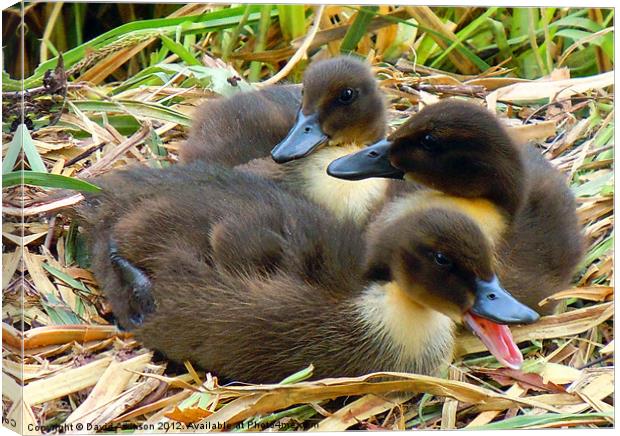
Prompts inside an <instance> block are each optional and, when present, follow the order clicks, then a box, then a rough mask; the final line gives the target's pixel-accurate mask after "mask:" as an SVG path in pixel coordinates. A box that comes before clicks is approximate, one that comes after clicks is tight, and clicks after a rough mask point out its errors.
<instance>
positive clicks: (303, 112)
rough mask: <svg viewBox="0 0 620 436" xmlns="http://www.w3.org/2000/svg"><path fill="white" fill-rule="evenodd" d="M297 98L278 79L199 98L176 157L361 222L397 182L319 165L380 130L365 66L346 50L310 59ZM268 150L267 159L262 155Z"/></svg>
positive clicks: (378, 103)
mask: <svg viewBox="0 0 620 436" xmlns="http://www.w3.org/2000/svg"><path fill="white" fill-rule="evenodd" d="M301 100H302V96H301V88H300V87H298V86H295V85H285V86H271V87H268V88H265V89H263V90H260V91H254V92H246V93H240V94H236V95H235V96H233V97H231V98H228V99H216V100H210V101H208V102H206V103H204V104H203V105H202V106H200V108H199V109H198V110H197V118H196V120H195V122H194V125H193V127H192V129H191V131H190V134H189V137H188V139H187V142H186V143H185V144H184V145H183V146H182V147H181V149H180V151H179V156H180V161H181V163H189V162H193V161H197V160H202V161H205V162H209V163H220V164H223V165H226V166H229V167H237V168H238V169H243V170H245V171H249V172H254V173H256V174H260V175H262V176H264V177H268V178H271V179H273V180H277V181H278V182H279V183H281V184H282V185H283V186H285V187H286V188H287V189H291V190H294V191H295V192H297V193H301V194H304V195H306V196H307V197H308V198H309V199H311V200H313V201H315V202H317V203H319V204H322V205H325V206H327V208H328V209H329V210H331V211H332V212H333V213H335V214H336V215H337V216H338V217H345V216H353V217H354V218H355V219H356V220H358V221H360V222H364V221H367V220H368V216H369V215H370V213H372V212H373V211H375V210H376V209H377V208H378V206H379V205H380V203H381V201H382V198H383V197H384V191H385V189H386V187H389V186H392V185H396V184H399V183H395V182H390V181H386V180H368V181H366V182H363V183H350V182H348V181H341V180H337V179H334V178H333V177H328V176H327V175H326V174H325V168H326V167H327V165H328V164H329V163H330V162H331V161H333V160H334V159H336V158H337V157H340V156H344V155H346V154H349V153H352V152H355V151H357V150H359V149H361V148H362V147H363V146H365V145H367V144H369V143H372V142H375V141H377V140H379V139H380V138H382V137H383V136H384V134H385V124H386V121H385V118H386V111H385V104H384V101H383V97H382V94H381V92H380V90H379V89H378V86H377V83H376V80H375V79H374V77H373V75H372V72H371V70H370V67H369V66H368V65H366V64H365V63H364V62H362V61H359V60H356V59H354V58H352V57H348V56H342V57H337V58H333V59H327V60H322V61H318V62H315V63H312V64H311V65H310V67H309V68H308V70H307V71H306V72H305V74H304V79H303V102H302V101H301ZM274 146H275V148H274ZM272 148H273V151H272ZM270 151H271V156H272V157H273V160H272V159H266V158H268V157H269V153H270ZM309 154H311V156H308V155H309ZM306 156H308V157H306ZM302 157H306V158H305V159H301V158H302ZM274 161H275V162H277V163H278V164H281V165H277V164H276V163H274Z"/></svg>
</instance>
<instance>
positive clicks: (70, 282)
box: [41, 262, 92, 294]
mask: <svg viewBox="0 0 620 436" xmlns="http://www.w3.org/2000/svg"><path fill="white" fill-rule="evenodd" d="M41 265H42V266H43V268H44V269H45V270H47V272H49V273H50V274H52V275H53V276H54V277H56V278H59V279H60V280H62V281H63V282H65V283H66V284H68V285H69V286H71V287H72V288H74V289H79V290H80V291H82V292H85V293H87V294H92V292H91V291H90V289H88V288H87V287H86V286H85V285H84V283H82V282H80V281H78V280H76V279H74V278H73V277H71V276H70V275H69V274H67V273H65V272H62V271H60V270H59V269H56V268H54V267H53V266H51V265H50V264H49V263H47V262H44V263H42V264H41Z"/></svg>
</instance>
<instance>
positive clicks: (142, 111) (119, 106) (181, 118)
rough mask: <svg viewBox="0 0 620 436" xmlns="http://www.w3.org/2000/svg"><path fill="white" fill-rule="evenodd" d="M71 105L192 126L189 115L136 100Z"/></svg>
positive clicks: (85, 102)
mask: <svg viewBox="0 0 620 436" xmlns="http://www.w3.org/2000/svg"><path fill="white" fill-rule="evenodd" d="M71 103H73V104H74V105H75V106H76V107H77V108H78V109H80V110H83V111H93V112H114V113H116V112H124V113H129V114H130V115H139V116H142V117H145V118H155V119H158V120H162V121H171V122H174V123H177V124H180V125H182V126H189V125H190V124H191V118H190V117H188V116H187V115H184V114H182V113H181V112H177V111H175V110H174V109H171V108H168V107H166V106H162V105H160V104H157V103H145V102H138V101H134V100H127V101H124V100H119V101H118V103H116V102H112V101H98V100H76V101H72V102H71Z"/></svg>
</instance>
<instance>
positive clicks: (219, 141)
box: [179, 85, 301, 167]
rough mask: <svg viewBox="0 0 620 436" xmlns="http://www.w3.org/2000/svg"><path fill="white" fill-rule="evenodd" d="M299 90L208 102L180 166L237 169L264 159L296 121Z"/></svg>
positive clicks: (276, 89) (200, 109)
mask: <svg viewBox="0 0 620 436" xmlns="http://www.w3.org/2000/svg"><path fill="white" fill-rule="evenodd" d="M300 104H301V86H299V85H282V86H271V87H268V88H265V89H262V90H259V91H251V92H244V93H239V94H235V95H234V96H232V97H229V98H217V99H213V100H208V101H206V102H205V103H203V104H202V105H200V106H199V107H198V108H197V109H196V112H195V115H194V117H195V118H194V121H193V125H192V128H191V129H190V133H189V136H188V138H187V141H186V142H185V143H184V144H183V145H182V146H181V149H180V150H179V158H180V160H181V162H182V163H189V162H193V161H197V160H201V161H205V162H208V163H214V164H221V165H226V166H230V167H233V166H237V165H243V164H246V163H248V162H249V161H251V160H253V159H257V158H267V157H268V156H269V153H270V152H271V149H272V148H273V147H274V145H276V144H277V143H278V142H280V141H281V140H282V139H284V137H285V136H286V134H287V133H288V131H289V129H290V128H291V127H292V126H293V123H294V121H295V114H296V113H297V110H298V109H299V106H300Z"/></svg>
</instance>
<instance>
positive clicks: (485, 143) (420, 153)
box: [328, 100, 583, 313]
mask: <svg viewBox="0 0 620 436" xmlns="http://www.w3.org/2000/svg"><path fill="white" fill-rule="evenodd" d="M328 173H329V174H331V175H332V176H335V177H340V178H345V179H349V180H352V179H353V180H357V179H365V178H367V177H395V178H405V179H407V180H413V181H415V182H419V183H422V184H423V185H426V186H428V187H430V188H432V189H433V190H436V191H434V192H433V191H421V192H418V193H417V194H416V195H414V196H413V197H412V198H409V200H402V204H401V207H405V203H406V202H407V201H409V202H420V201H422V202H425V201H426V202H431V203H434V202H435V203H436V202H440V203H442V204H447V203H452V205H453V206H454V207H455V208H457V209H459V210H461V211H464V212H466V213H467V214H468V215H470V216H472V217H474V218H475V219H477V220H478V221H479V223H480V225H481V226H482V228H483V229H484V230H485V233H487V235H488V237H489V239H490V240H491V241H493V243H494V245H495V252H496V258H497V262H498V275H499V277H500V279H501V281H502V283H504V285H505V286H506V288H507V289H509V290H510V292H512V293H513V294H514V295H515V296H516V297H517V298H518V299H519V300H520V301H522V302H524V303H525V304H527V305H530V306H532V307H534V306H536V307H537V303H538V302H540V301H541V300H542V299H543V298H544V297H547V296H549V295H551V294H553V293H555V292H557V291H559V290H562V289H563V288H566V287H568V285H569V283H570V281H571V278H572V276H573V274H574V270H575V268H576V266H577V264H578V263H579V261H580V259H581V256H582V252H583V248H582V237H581V233H580V230H579V226H578V221H577V215H576V209H575V200H574V197H573V195H572V193H571V191H570V189H569V188H568V187H567V185H566V183H565V180H564V178H563V177H562V175H561V174H560V173H559V172H558V171H557V170H556V169H555V168H553V167H552V166H551V164H550V163H549V162H547V161H546V160H545V159H544V157H543V156H542V155H541V154H540V153H538V152H537V151H536V150H535V149H534V148H533V147H532V146H529V145H525V146H519V145H517V144H515V143H514V142H513V141H512V139H511V138H510V136H509V135H508V133H507V132H506V130H505V129H504V128H503V126H502V125H501V123H500V122H499V120H498V119H497V118H496V117H495V116H494V115H493V114H491V113H490V112H489V111H488V110H486V109H484V108H482V107H480V106H478V105H475V104H472V103H467V102H464V101H459V100H444V101H442V102H439V103H437V104H433V105H431V106H428V107H426V108H424V109H423V110H421V111H420V112H419V113H418V114H416V115H415V116H413V117H412V118H411V119H410V120H409V121H408V122H407V123H405V124H404V125H403V126H402V127H400V128H399V129H398V130H397V131H395V132H394V133H393V134H392V135H390V136H389V138H388V139H387V140H384V141H380V142H378V143H376V144H375V145H373V146H371V147H369V148H367V149H366V150H364V151H362V152H359V153H357V154H354V155H352V156H347V157H345V158H342V159H339V160H337V161H335V162H333V163H332V164H331V165H330V166H329V169H328ZM476 217H477V218H476ZM552 309H553V307H551V306H547V307H546V308H544V309H542V312H545V313H548V312H550V311H551V310H552Z"/></svg>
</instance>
